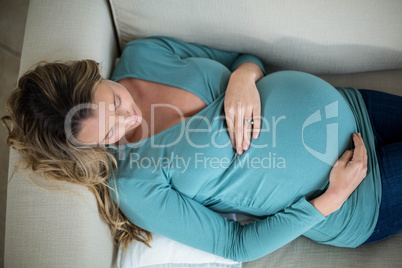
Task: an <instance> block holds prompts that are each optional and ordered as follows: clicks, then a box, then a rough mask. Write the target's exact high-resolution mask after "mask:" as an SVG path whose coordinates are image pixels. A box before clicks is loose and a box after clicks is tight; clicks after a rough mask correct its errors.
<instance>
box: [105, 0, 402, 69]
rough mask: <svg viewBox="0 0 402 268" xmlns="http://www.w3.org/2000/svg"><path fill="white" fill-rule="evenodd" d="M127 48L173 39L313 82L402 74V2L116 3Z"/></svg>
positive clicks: (122, 40) (233, 0) (113, 2)
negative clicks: (314, 77)
mask: <svg viewBox="0 0 402 268" xmlns="http://www.w3.org/2000/svg"><path fill="white" fill-rule="evenodd" d="M109 1H110V2H111V5H112V9H113V13H114V19H115V24H116V26H117V29H118V36H119V39H120V46H121V47H122V46H124V45H125V44H126V43H127V42H128V41H130V40H132V39H135V38H143V37H148V36H152V35H166V36H172V37H175V38H178V39H181V40H183V41H187V42H196V43H199V44H203V45H208V46H211V47H214V48H219V49H225V50H232V51H238V52H244V53H252V54H254V55H256V56H258V57H260V58H261V59H262V60H263V61H264V63H265V64H266V65H267V66H268V67H271V68H273V69H293V70H300V71H305V72H310V73H314V74H319V73H351V72H364V71H374V70H384V69H401V68H402V35H401V34H400V33H401V26H402V16H401V14H402V1H374V0H370V1H367V0H354V1H349V0H339V1H321V0H306V1H276V0H255V1H244V0H220V1H199V0H186V1H177V0H165V1H158V0H147V1H139V0H137V1H133V0H109Z"/></svg>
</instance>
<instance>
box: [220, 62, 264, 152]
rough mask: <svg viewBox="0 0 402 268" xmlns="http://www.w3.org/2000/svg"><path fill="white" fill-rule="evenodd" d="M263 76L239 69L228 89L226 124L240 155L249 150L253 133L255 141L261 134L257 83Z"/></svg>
mask: <svg viewBox="0 0 402 268" xmlns="http://www.w3.org/2000/svg"><path fill="white" fill-rule="evenodd" d="M258 70H259V71H260V72H261V70H260V69H258ZM261 76H262V72H261V74H256V73H255V72H253V71H252V70H250V69H247V68H238V69H236V70H235V71H234V72H233V73H232V75H231V77H230V80H229V83H228V87H227V89H226V94H225V101H224V109H225V115H226V123H227V126H228V133H229V136H230V140H231V142H232V146H233V148H235V149H236V150H237V153H238V154H242V153H243V150H247V149H248V148H249V146H250V143H251V131H252V132H253V138H254V139H257V138H258V135H259V133H260V127H261V119H260V117H261V101H260V94H259V92H258V90H257V87H256V85H255V82H256V81H257V80H258V79H259V78H260V77H261ZM245 120H250V121H252V122H253V124H250V123H245ZM251 125H253V129H251Z"/></svg>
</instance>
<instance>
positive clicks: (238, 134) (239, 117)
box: [234, 101, 244, 154]
mask: <svg viewBox="0 0 402 268" xmlns="http://www.w3.org/2000/svg"><path fill="white" fill-rule="evenodd" d="M243 120H244V114H243V109H242V104H241V102H240V101H238V102H237V113H236V114H235V134H234V136H235V137H234V138H235V141H236V149H237V153H238V154H242V153H243V149H242V145H243Z"/></svg>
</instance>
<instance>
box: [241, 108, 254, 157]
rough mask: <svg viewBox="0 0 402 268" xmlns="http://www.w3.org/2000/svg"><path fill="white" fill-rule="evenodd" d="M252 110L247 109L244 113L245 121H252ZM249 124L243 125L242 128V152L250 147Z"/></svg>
mask: <svg viewBox="0 0 402 268" xmlns="http://www.w3.org/2000/svg"><path fill="white" fill-rule="evenodd" d="M252 111H253V109H252V108H250V109H247V110H246V111H244V119H245V120H253V114H252ZM243 124H244V122H243ZM251 126H252V125H251V124H244V126H243V132H244V134H243V150H247V149H248V148H249V146H250V142H251Z"/></svg>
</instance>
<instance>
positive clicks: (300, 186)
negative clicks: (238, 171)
mask: <svg viewBox="0 0 402 268" xmlns="http://www.w3.org/2000/svg"><path fill="white" fill-rule="evenodd" d="M257 88H258V90H259V92H260V96H261V103H262V107H261V111H262V112H261V115H262V127H261V135H260V137H259V138H258V139H257V140H253V141H252V144H253V146H252V148H251V149H250V150H249V151H248V154H249V158H251V159H252V158H259V159H260V160H262V159H265V162H264V161H260V162H261V163H263V165H262V164H260V165H259V166H258V165H257V166H254V167H252V169H251V170H249V171H248V172H249V173H255V174H254V175H253V174H250V175H252V177H253V178H257V179H255V185H253V183H250V182H249V184H250V185H251V188H254V189H253V191H255V189H258V190H260V191H264V192H265V193H260V194H261V196H262V198H261V199H260V200H259V202H256V199H254V200H253V201H252V202H254V203H257V204H259V205H258V206H260V208H264V209H265V210H266V211H269V212H270V213H275V212H276V211H278V210H281V209H282V208H283V207H286V206H288V205H290V204H291V203H293V202H294V201H295V200H297V199H299V198H300V197H302V196H309V195H310V196H311V195H314V194H317V190H322V189H324V188H325V186H326V185H327V184H328V179H329V173H330V170H331V168H332V166H333V165H334V164H335V162H336V160H337V159H338V158H339V156H340V155H342V153H343V152H344V151H345V150H346V149H350V148H353V143H352V139H351V137H352V133H354V132H356V121H355V118H354V115H353V113H352V111H351V110H350V108H349V105H348V103H347V102H346V101H345V99H344V98H343V97H342V95H341V94H340V93H339V92H338V91H337V90H336V89H335V88H334V87H332V86H331V85H330V84H328V83H327V82H325V81H324V80H322V79H320V78H318V77H315V76H313V75H310V74H306V73H302V72H296V71H282V72H277V73H273V74H271V75H269V76H266V77H264V78H263V79H261V80H260V81H259V82H258V83H257ZM242 159H243V160H244V161H246V155H243V156H242ZM254 162H255V163H257V162H258V161H257V160H254ZM258 174H264V175H263V176H262V175H258ZM248 180H249V181H250V179H248ZM251 181H252V180H251ZM243 183H244V182H243ZM248 194H251V193H248ZM256 194H257V193H255V194H254V195H256Z"/></svg>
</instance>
